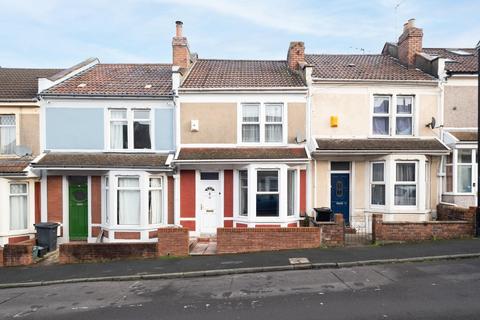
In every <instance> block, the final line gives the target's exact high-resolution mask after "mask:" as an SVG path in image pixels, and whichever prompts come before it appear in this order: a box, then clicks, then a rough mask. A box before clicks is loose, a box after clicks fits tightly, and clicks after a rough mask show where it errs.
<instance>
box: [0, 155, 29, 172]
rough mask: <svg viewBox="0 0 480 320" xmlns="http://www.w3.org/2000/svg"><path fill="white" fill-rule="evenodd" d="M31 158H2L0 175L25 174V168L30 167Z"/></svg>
mask: <svg viewBox="0 0 480 320" xmlns="http://www.w3.org/2000/svg"><path fill="white" fill-rule="evenodd" d="M31 160H32V159H31V158H22V159H19V158H10V159H0V175H2V174H4V175H11V174H25V172H23V169H25V168H26V167H28V165H29V164H30V161H31Z"/></svg>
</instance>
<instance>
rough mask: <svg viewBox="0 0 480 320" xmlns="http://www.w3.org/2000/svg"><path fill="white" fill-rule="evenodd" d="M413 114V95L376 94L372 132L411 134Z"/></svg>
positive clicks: (386, 134) (377, 133)
mask: <svg viewBox="0 0 480 320" xmlns="http://www.w3.org/2000/svg"><path fill="white" fill-rule="evenodd" d="M392 101H393V103H392ZM392 104H393V105H394V106H395V107H394V108H392ZM413 114H414V97H413V96H405V95H398V96H395V95H394V96H386V95H376V96H374V97H373V119H372V134H373V135H378V136H390V135H396V136H411V135H413V123H414V121H413V119H414V117H413Z"/></svg>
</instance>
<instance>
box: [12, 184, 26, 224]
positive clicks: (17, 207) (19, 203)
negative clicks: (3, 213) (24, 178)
mask: <svg viewBox="0 0 480 320" xmlns="http://www.w3.org/2000/svg"><path fill="white" fill-rule="evenodd" d="M27 206H28V204H27V185H26V184H11V185H10V230H24V229H27V218H28V208H27Z"/></svg>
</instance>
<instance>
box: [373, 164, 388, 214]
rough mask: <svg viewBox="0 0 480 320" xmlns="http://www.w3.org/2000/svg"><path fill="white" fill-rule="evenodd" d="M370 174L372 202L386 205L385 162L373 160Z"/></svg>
mask: <svg viewBox="0 0 480 320" xmlns="http://www.w3.org/2000/svg"><path fill="white" fill-rule="evenodd" d="M371 168H372V170H371V175H370V179H371V180H370V185H371V204H372V205H378V206H384V205H385V163H384V162H373V163H372V167H371Z"/></svg>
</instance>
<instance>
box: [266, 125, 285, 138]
mask: <svg viewBox="0 0 480 320" xmlns="http://www.w3.org/2000/svg"><path fill="white" fill-rule="evenodd" d="M282 131H283V130H282V125H281V124H267V125H265V142H282Z"/></svg>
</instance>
